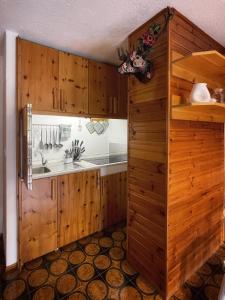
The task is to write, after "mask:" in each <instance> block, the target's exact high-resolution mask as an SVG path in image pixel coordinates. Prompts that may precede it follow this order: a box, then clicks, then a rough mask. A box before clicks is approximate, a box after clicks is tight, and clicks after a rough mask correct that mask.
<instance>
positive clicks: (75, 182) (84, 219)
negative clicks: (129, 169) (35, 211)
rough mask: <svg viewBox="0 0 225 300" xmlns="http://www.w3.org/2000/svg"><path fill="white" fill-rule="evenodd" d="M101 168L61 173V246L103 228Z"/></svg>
mask: <svg viewBox="0 0 225 300" xmlns="http://www.w3.org/2000/svg"><path fill="white" fill-rule="evenodd" d="M99 178H100V177H99V172H98V171H90V172H80V173H74V174H69V175H64V176H60V177H59V180H58V183H59V185H58V189H59V246H60V247H61V246H64V245H66V244H69V243H71V242H73V241H76V240H78V239H80V238H82V237H85V236H87V235H89V234H92V233H94V232H96V231H98V230H100V219H101V216H100V209H101V205H100V179H99Z"/></svg>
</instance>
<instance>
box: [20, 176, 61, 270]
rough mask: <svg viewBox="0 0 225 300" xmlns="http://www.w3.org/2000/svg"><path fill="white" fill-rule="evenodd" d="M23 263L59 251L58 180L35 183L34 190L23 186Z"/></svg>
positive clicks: (22, 184)
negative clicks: (55, 250)
mask: <svg viewBox="0 0 225 300" xmlns="http://www.w3.org/2000/svg"><path fill="white" fill-rule="evenodd" d="M19 215H20V218H19V221H20V222H19V225H20V226H19V249H20V264H21V265H23V264H24V263H25V262H27V261H30V260H32V259H35V258H37V257H39V256H42V255H44V254H46V253H49V252H51V251H53V250H54V249H56V248H57V178H55V177H52V178H44V179H37V180H34V181H33V189H32V191H30V190H28V189H27V188H26V185H25V183H24V182H21V183H20V202H19Z"/></svg>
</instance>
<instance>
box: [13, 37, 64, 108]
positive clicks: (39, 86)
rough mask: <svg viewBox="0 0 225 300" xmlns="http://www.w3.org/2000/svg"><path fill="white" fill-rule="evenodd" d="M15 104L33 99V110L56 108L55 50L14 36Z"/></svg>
mask: <svg viewBox="0 0 225 300" xmlns="http://www.w3.org/2000/svg"><path fill="white" fill-rule="evenodd" d="M17 57H18V60H19V62H18V69H17V79H18V84H19V85H20V88H19V89H18V107H19V108H23V107H24V106H25V104H27V103H32V105H33V111H40V112H41V111H46V112H52V111H54V112H57V111H58V110H59V104H58V98H57V89H58V74H59V56H58V51H57V50H55V49H52V48H49V47H46V46H42V45H39V44H36V43H32V42H30V41H26V40H22V39H20V38H18V39H17Z"/></svg>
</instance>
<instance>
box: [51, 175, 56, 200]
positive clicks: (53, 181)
mask: <svg viewBox="0 0 225 300" xmlns="http://www.w3.org/2000/svg"><path fill="white" fill-rule="evenodd" d="M51 198H52V200H55V178H54V179H51Z"/></svg>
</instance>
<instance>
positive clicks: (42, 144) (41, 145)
mask: <svg viewBox="0 0 225 300" xmlns="http://www.w3.org/2000/svg"><path fill="white" fill-rule="evenodd" d="M39 149H40V150H43V149H44V143H43V140H42V127H41V140H40V143H39Z"/></svg>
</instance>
